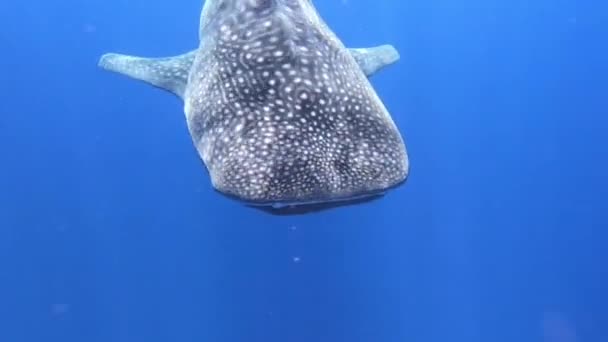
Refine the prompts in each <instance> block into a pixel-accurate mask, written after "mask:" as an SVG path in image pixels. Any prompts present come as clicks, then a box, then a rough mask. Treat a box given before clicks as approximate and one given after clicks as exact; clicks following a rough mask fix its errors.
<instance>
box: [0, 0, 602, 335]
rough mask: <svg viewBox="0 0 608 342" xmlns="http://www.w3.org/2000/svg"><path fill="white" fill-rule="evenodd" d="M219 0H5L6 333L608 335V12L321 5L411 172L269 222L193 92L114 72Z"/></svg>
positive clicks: (1, 210) (542, 1)
mask: <svg viewBox="0 0 608 342" xmlns="http://www.w3.org/2000/svg"><path fill="white" fill-rule="evenodd" d="M201 5H202V3H201V1H200V0H187V1H179V2H178V1H139V0H130V1H126V0H114V1H100V0H88V1H75V0H63V1H40V0H31V1H27V2H25V1H23V2H17V1H3V2H0V19H1V20H0V49H1V51H0V52H1V53H0V66H1V70H2V82H0V94H2V95H1V101H0V158H1V162H0V341H3V342H47V341H62V342H85V341H86V342H109V341H112V342H164V341H177V342H190V341H214V342H219V341H223V342H241V341H248V342H257V341H260V342H261V341H264V342H273V341H277V342H279V341H280V342H312V341H315V342H325V341H328V342H329V341H331V342H336V341H344V342H359V341H360V342H404V341H416V342H438V341H442V342H443V341H453V342H461V341H462V342H477V341H479V342H482V341H483V342H487V341H492V342H514V341H517V342H528V341H529V342H532V341H543V342H574V341H576V342H605V341H608V307H607V306H608V297H607V296H606V290H607V289H608V280H607V277H606V274H608V273H607V272H606V271H607V266H606V265H607V263H608V252H607V251H606V249H605V246H606V244H607V243H608V234H607V233H606V228H608V200H607V195H608V180H607V177H606V174H608V167H607V165H606V158H607V157H608V142H607V141H606V131H607V129H608V118H607V117H608V110H607V109H606V105H607V99H608V93H607V90H608V68H607V64H606V61H607V60H608V48H607V47H606V36H607V34H608V24H607V23H608V21H607V20H606V19H607V18H608V14H607V13H608V5H606V4H604V3H603V2H600V1H594V2H592V1H574V0H559V1H549V0H538V1H533V2H532V1H523V0H514V1H498V0H489V1H481V0H465V1H459V2H456V1H442V0H431V1H422V0H406V1H401V0H383V1H372V0H317V1H315V5H316V7H317V9H318V10H319V12H320V14H321V15H322V16H323V18H324V19H325V20H326V21H327V22H328V24H329V25H330V26H331V28H332V29H333V30H334V31H335V32H336V33H337V34H338V36H339V37H340V38H341V39H342V40H343V41H344V43H345V44H346V45H348V46H350V47H361V46H373V45H378V44H385V43H388V44H392V45H394V46H395V47H396V48H397V49H398V50H399V52H400V54H401V60H400V61H399V62H398V63H396V64H394V65H392V66H390V67H388V68H386V69H384V70H382V71H381V72H380V73H379V74H377V75H375V76H373V78H372V83H373V85H374V87H375V88H376V90H377V91H378V94H379V95H380V97H381V98H382V100H383V101H384V103H385V104H386V106H387V108H388V109H389V110H390V112H391V113H392V115H393V118H394V120H395V122H396V123H397V125H398V126H399V128H400V130H401V132H402V133H403V135H404V138H405V140H406V144H407V147H408V151H409V153H410V157H411V175H410V178H409V180H408V182H407V183H406V184H405V185H404V186H402V187H400V188H398V189H396V190H394V191H393V192H390V193H389V194H388V195H387V196H386V197H385V198H383V199H381V200H379V201H374V202H371V203H368V204H363V205H358V206H351V207H344V208H337V209H334V210H328V211H323V212H318V213H312V214H308V215H302V216H272V215H269V214H266V213H263V212H260V211H257V210H253V209H250V208H247V207H245V206H243V205H242V204H240V203H237V202H235V201H232V200H230V199H228V198H225V197H223V196H221V195H219V194H218V193H216V192H214V191H213V190H212V189H211V185H210V182H209V179H208V175H207V174H206V173H205V171H204V169H203V165H202V163H201V161H200V160H199V158H198V156H197V154H196V152H195V150H194V148H193V146H192V142H191V140H190V137H189V135H188V132H187V130H186V125H185V119H184V115H183V111H182V109H183V107H182V104H181V102H180V101H179V100H178V99H177V98H174V97H172V96H171V95H169V94H167V93H165V92H163V91H161V90H159V89H155V88H152V87H149V86H147V85H145V84H143V83H138V82H135V81H132V80H129V79H127V78H124V77H121V76H118V75H115V74H111V73H108V72H105V71H103V70H101V69H99V68H98V67H97V61H98V59H99V57H100V56H101V54H103V53H106V52H110V51H114V52H122V53H129V54H135V55H142V56H169V55H175V54H179V53H183V52H185V51H188V50H191V49H193V48H194V47H195V46H196V44H197V30H198V19H199V14H200V9H201Z"/></svg>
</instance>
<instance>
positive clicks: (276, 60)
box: [185, 0, 408, 203]
mask: <svg viewBox="0 0 608 342" xmlns="http://www.w3.org/2000/svg"><path fill="white" fill-rule="evenodd" d="M301 1H305V0H289V1H288V0H283V1H281V4H280V5H278V4H277V2H276V0H275V1H272V0H249V1H240V2H237V3H239V4H241V5H240V6H236V7H234V6H235V5H233V7H231V6H230V5H226V6H224V7H222V6H221V4H220V5H217V8H218V13H215V14H213V15H214V16H213V19H212V20H210V21H209V22H208V25H207V26H206V30H205V32H202V36H205V37H206V38H204V44H203V45H204V46H201V49H200V55H199V56H198V57H197V59H196V60H195V64H194V68H195V70H194V72H193V74H192V76H191V78H190V82H189V90H188V94H189V96H188V97H187V98H186V99H185V101H187V102H188V103H189V106H187V108H189V112H188V113H187V117H188V124H189V128H190V131H191V133H192V136H193V139H194V140H195V143H196V145H197V148H198V150H199V153H200V154H201V157H202V158H203V160H204V162H205V164H206V166H207V168H208V169H209V171H210V174H211V178H212V182H213V184H214V186H215V187H216V188H217V189H218V190H220V191H222V192H224V193H227V194H229V195H233V196H236V197H238V198H240V199H243V200H246V201H252V202H269V203H273V202H303V201H321V202H322V201H325V200H332V199H336V198H348V197H355V196H361V195H362V194H366V193H374V192H379V191H383V190H385V189H387V188H389V187H391V186H394V185H396V184H398V183H400V182H401V181H403V180H404V179H405V177H406V176H407V172H408V161H407V154H406V151H405V147H404V144H403V141H402V138H401V136H400V134H399V132H398V131H397V129H396V127H395V125H394V124H393V122H392V120H391V119H390V116H389V115H388V113H386V110H385V109H384V107H383V105H382V104H381V103H380V101H379V100H378V99H377V97H376V96H375V94H374V93H373V90H372V89H371V87H370V86H369V84H368V83H367V79H366V78H365V75H364V74H363V73H362V72H361V71H360V69H359V67H358V65H357V64H356V63H355V62H354V60H353V59H352V58H351V57H350V55H349V53H348V51H347V50H346V49H345V48H344V47H343V46H341V45H339V44H338V43H337V42H336V41H335V40H333V39H330V38H329V37H328V33H327V32H325V31H326V30H327V29H326V28H325V27H317V26H315V25H311V21H310V20H309V18H308V17H307V16H308V15H310V13H306V11H304V10H303V9H302V8H301V6H302V5H300V2H301ZM306 1H307V0H306ZM310 6H312V5H310ZM220 9H223V11H221V10H220Z"/></svg>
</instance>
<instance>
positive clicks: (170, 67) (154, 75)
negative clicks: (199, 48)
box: [98, 50, 196, 98]
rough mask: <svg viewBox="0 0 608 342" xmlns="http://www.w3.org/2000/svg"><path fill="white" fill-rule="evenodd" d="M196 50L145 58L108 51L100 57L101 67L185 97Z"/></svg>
mask: <svg viewBox="0 0 608 342" xmlns="http://www.w3.org/2000/svg"><path fill="white" fill-rule="evenodd" d="M195 56H196V50H194V51H190V52H187V53H185V54H182V55H178V56H173V57H163V58H145V57H137V56H129V55H121V54H117V53H107V54H104V55H103V56H101V58H100V59H99V63H98V65H99V67H101V68H102V69H105V70H109V71H113V72H116V73H118V74H122V75H125V76H128V77H130V78H133V79H136V80H140V81H143V82H146V83H149V84H151V85H153V86H155V87H158V88H161V89H164V90H167V91H169V92H171V93H173V94H175V95H177V96H179V97H182V98H183V95H184V91H185V89H186V84H187V83H188V73H189V72H190V67H191V66H192V63H193V61H194V57H195Z"/></svg>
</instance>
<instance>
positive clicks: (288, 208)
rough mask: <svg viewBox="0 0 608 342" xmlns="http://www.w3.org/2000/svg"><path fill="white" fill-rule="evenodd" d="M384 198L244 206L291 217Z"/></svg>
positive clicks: (369, 197)
mask: <svg viewBox="0 0 608 342" xmlns="http://www.w3.org/2000/svg"><path fill="white" fill-rule="evenodd" d="M382 197H384V193H379V194H376V195H368V196H364V197H358V198H353V199H344V200H335V201H331V202H311V203H302V204H289V205H283V206H280V207H278V206H272V205H253V204H246V206H247V207H249V208H253V209H257V210H261V211H263V212H266V213H268V214H271V215H275V216H293V215H305V214H311V213H316V212H321V211H327V210H331V209H336V208H341V207H348V206H354V205H360V204H365V203H369V202H372V201H375V200H378V199H380V198H382Z"/></svg>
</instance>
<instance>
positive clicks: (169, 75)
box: [99, 44, 399, 98]
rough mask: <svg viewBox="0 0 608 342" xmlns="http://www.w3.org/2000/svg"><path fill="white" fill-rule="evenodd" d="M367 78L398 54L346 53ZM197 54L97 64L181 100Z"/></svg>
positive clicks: (115, 57) (118, 57) (381, 50)
mask: <svg viewBox="0 0 608 342" xmlns="http://www.w3.org/2000/svg"><path fill="white" fill-rule="evenodd" d="M348 50H349V51H350V53H351V54H352V55H353V57H354V58H355V60H356V61H357V63H358V64H359V66H360V67H361V69H362V70H363V72H364V73H365V75H367V76H368V77H370V76H372V75H373V74H375V73H377V72H378V71H379V70H380V69H382V68H384V67H386V66H388V65H390V64H393V63H395V62H396V61H397V60H399V53H398V52H397V50H396V49H395V48H394V47H393V46H392V45H388V44H385V45H379V46H374V47H369V48H352V49H348ZM196 52H197V50H193V51H190V52H187V53H184V54H182V55H178V56H172V57H162V58H146V57H137V56H129V55H122V54H118V53H107V54H105V55H103V56H102V57H101V59H100V60H99V66H100V67H101V68H103V69H105V70H108V71H113V72H116V73H118V74H122V75H125V76H128V77H130V78H133V79H136V80H140V81H143V82H146V83H149V84H151V85H153V86H155V87H158V88H161V89H164V90H167V91H169V92H171V93H173V94H175V95H177V96H179V97H181V98H183V95H184V91H185V89H186V85H187V83H188V73H189V72H190V68H191V67H192V63H193V62H194V58H195V57H196Z"/></svg>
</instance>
